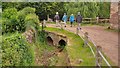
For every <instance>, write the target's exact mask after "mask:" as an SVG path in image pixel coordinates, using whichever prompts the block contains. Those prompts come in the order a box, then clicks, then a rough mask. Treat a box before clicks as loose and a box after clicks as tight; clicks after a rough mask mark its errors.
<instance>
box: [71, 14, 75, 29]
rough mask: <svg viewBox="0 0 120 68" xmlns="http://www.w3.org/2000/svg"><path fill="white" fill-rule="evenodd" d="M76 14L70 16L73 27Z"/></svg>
mask: <svg viewBox="0 0 120 68" xmlns="http://www.w3.org/2000/svg"><path fill="white" fill-rule="evenodd" d="M74 20H75V19H74V15H73V14H71V16H70V24H71V27H72V24H73V22H74Z"/></svg>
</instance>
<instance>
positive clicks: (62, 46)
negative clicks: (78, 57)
mask: <svg viewBox="0 0 120 68" xmlns="http://www.w3.org/2000/svg"><path fill="white" fill-rule="evenodd" d="M66 44H67V43H66V42H65V41H64V40H63V39H61V40H60V41H59V45H60V46H59V47H58V48H59V49H60V50H59V52H61V51H63V49H64V48H65V46H66Z"/></svg>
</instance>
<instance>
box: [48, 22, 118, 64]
mask: <svg viewBox="0 0 120 68" xmlns="http://www.w3.org/2000/svg"><path fill="white" fill-rule="evenodd" d="M47 26H49V27H56V26H55V24H47ZM57 28H59V27H57ZM64 29H66V30H69V31H71V32H74V33H76V26H73V27H70V25H67V27H66V28H64ZM82 31H84V32H88V34H89V36H90V38H91V39H92V40H93V41H94V42H95V44H96V45H98V46H101V47H102V51H103V52H104V54H105V55H106V56H107V57H109V58H110V59H111V60H112V61H113V62H114V63H115V64H116V65H118V33H117V32H109V31H106V30H105V27H102V26H82ZM79 34H80V35H82V33H81V31H80V32H79Z"/></svg>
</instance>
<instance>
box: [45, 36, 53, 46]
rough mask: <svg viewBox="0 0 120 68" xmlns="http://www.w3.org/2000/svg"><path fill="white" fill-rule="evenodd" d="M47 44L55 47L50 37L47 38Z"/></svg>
mask: <svg viewBox="0 0 120 68" xmlns="http://www.w3.org/2000/svg"><path fill="white" fill-rule="evenodd" d="M46 42H47V44H48V45H54V43H53V39H52V38H51V37H50V36H48V37H47V39H46Z"/></svg>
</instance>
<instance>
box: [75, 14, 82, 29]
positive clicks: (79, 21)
mask: <svg viewBox="0 0 120 68" xmlns="http://www.w3.org/2000/svg"><path fill="white" fill-rule="evenodd" d="M76 22H77V23H78V27H77V29H79V30H80V29H81V22H82V16H81V15H80V12H78V15H77V17H76Z"/></svg>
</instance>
